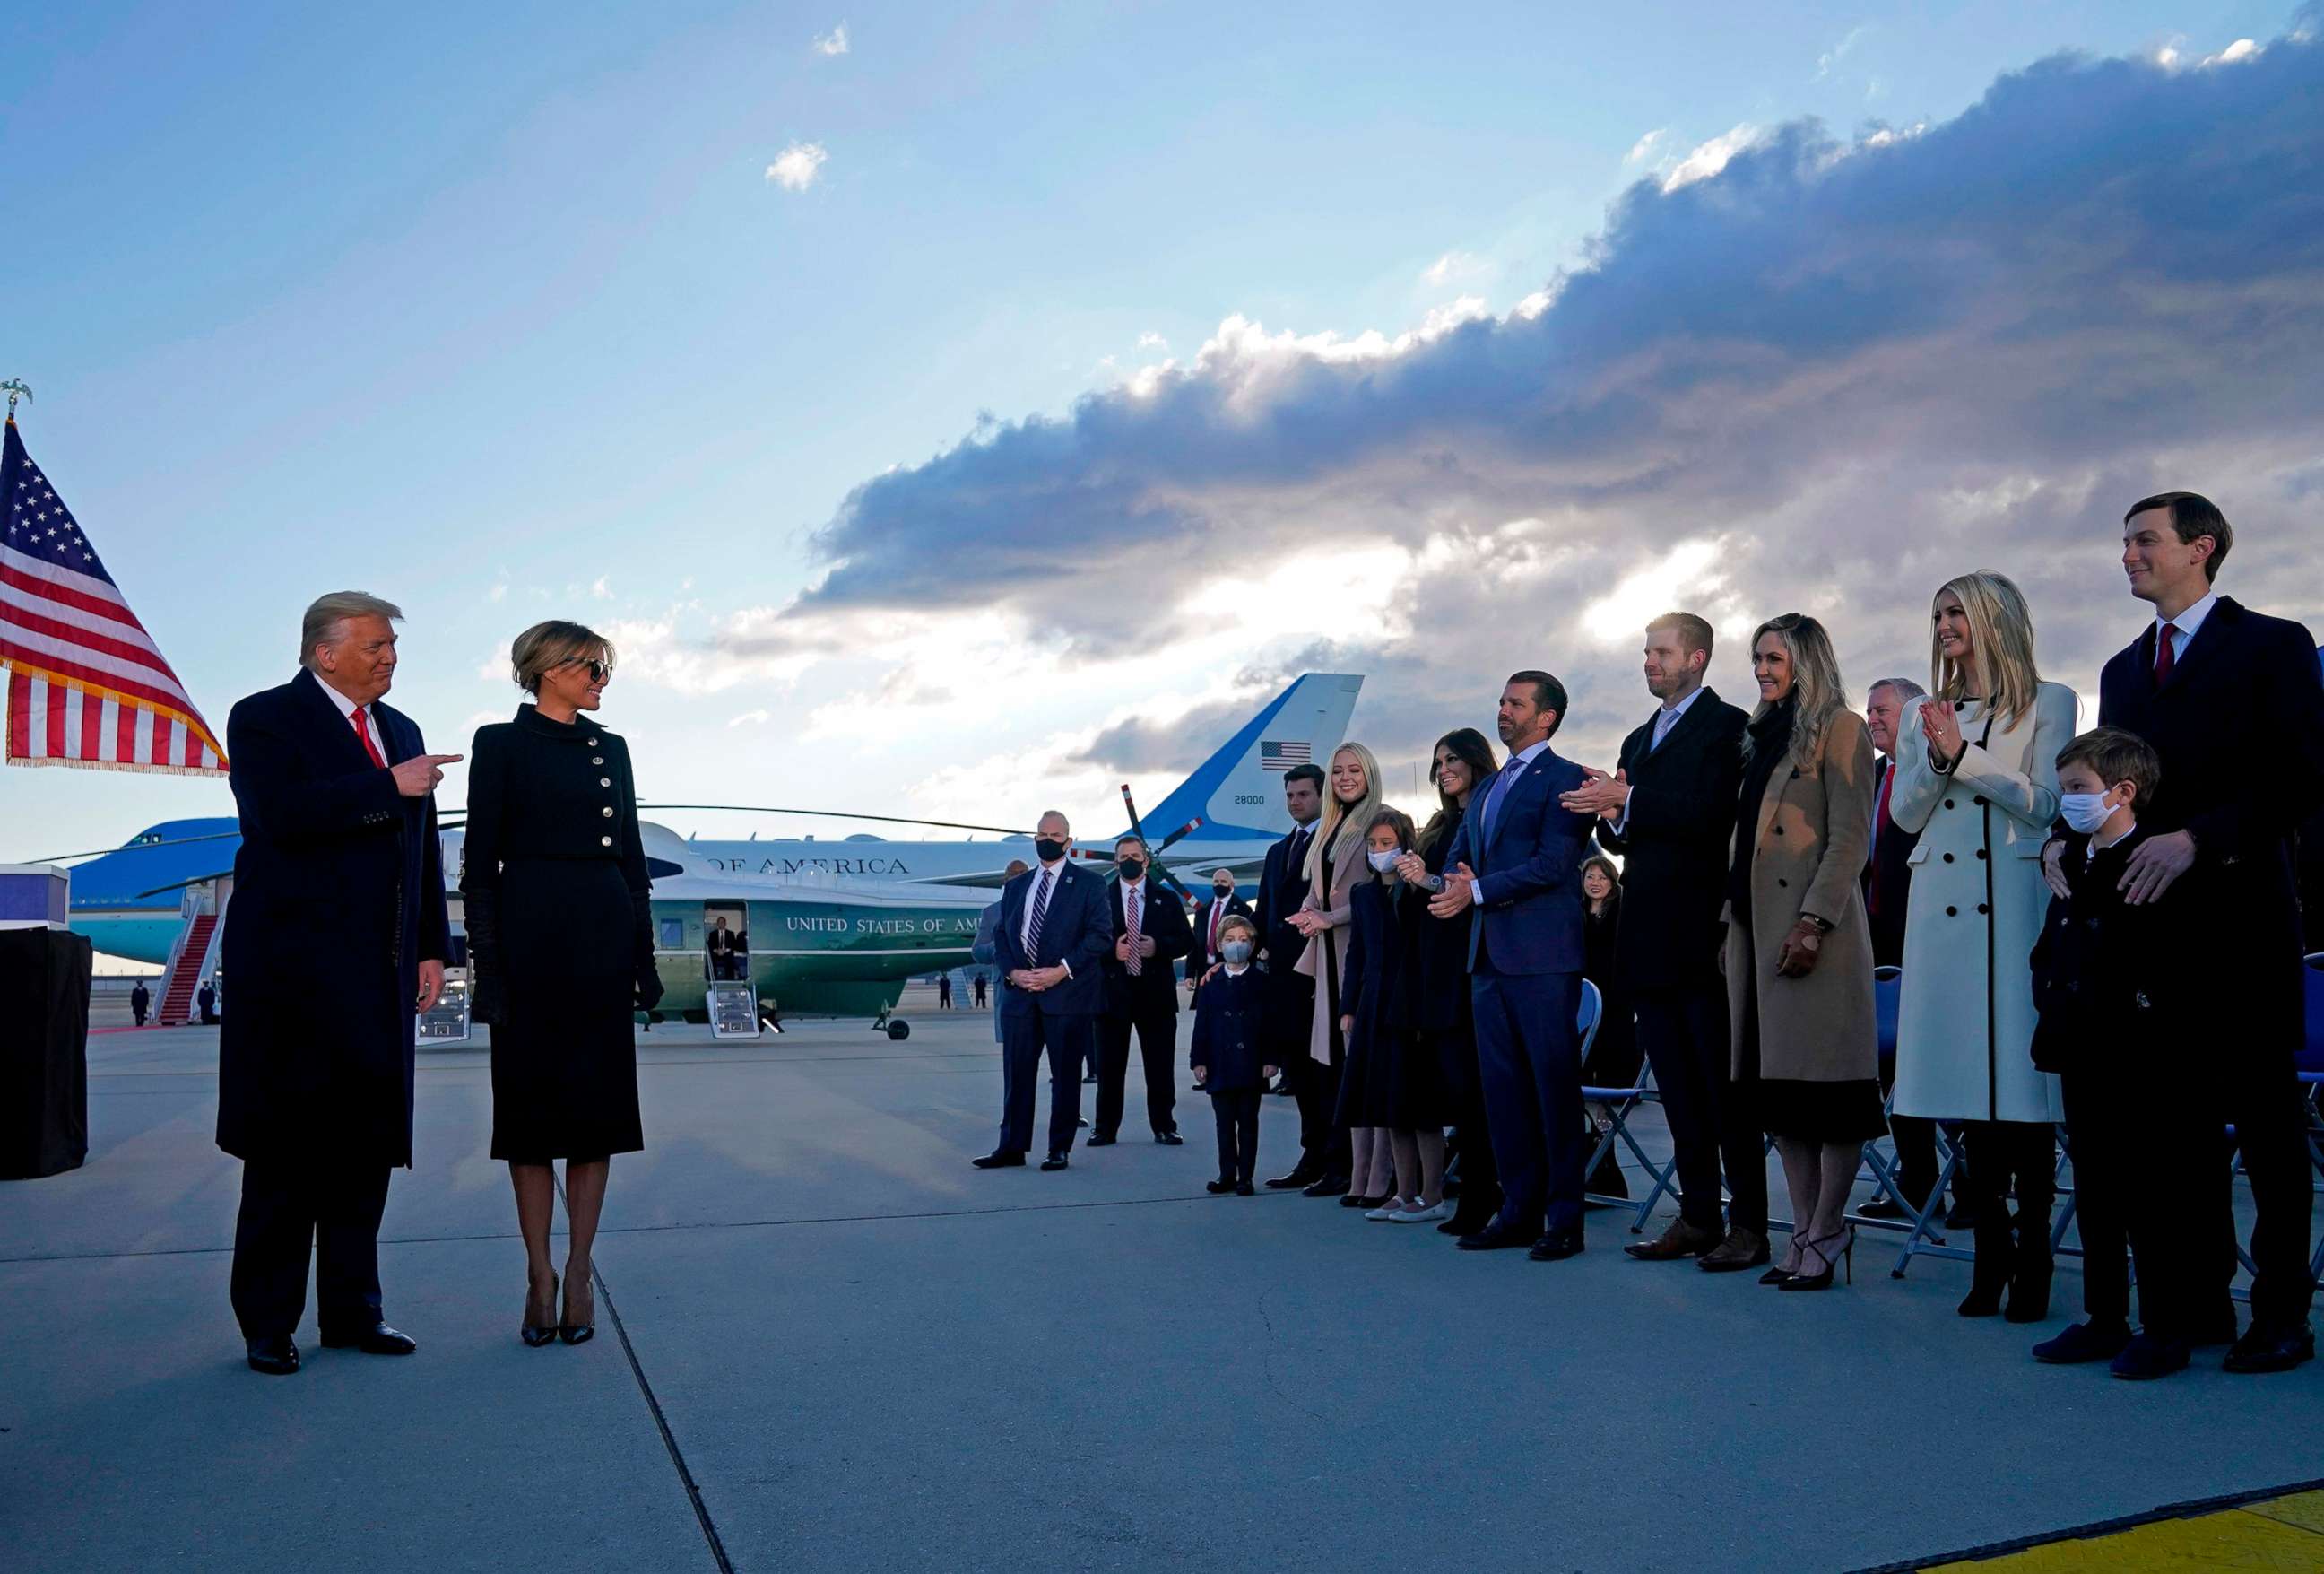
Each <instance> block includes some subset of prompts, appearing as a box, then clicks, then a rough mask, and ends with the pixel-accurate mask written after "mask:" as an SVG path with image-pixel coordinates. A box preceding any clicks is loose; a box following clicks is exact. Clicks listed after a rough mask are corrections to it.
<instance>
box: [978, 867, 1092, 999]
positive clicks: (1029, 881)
mask: <svg viewBox="0 0 2324 1574" xmlns="http://www.w3.org/2000/svg"><path fill="white" fill-rule="evenodd" d="M1040 877H1041V869H1040V866H1038V865H1035V866H1033V867H1032V868H1030V869H1028V870H1027V871H1026V872H1025V873H1024V874H1022V875H1018V876H1017V878H1015V879H1014V880H1011V881H1010V882H1009V884H1006V885H1004V886H1002V887H1001V921H1000V923H999V924H998V926H996V927H995V929H994V931H993V935H992V961H993V966H995V967H996V968H1000V969H1001V1014H1002V1015H1004V1016H1011V1015H1021V1014H1032V1013H1038V1014H1041V1015H1043V1016H1095V1015H1096V1014H1098V1013H1099V1012H1101V1011H1102V1010H1104V1009H1105V958H1106V957H1107V956H1108V954H1110V953H1111V951H1112V949H1113V919H1112V914H1111V912H1109V911H1108V909H1107V905H1106V899H1105V887H1106V880H1105V877H1104V876H1103V875H1094V874H1092V873H1091V872H1090V871H1089V870H1087V869H1077V868H1075V867H1074V864H1073V860H1072V859H1070V858H1068V859H1065V861H1064V862H1063V863H1061V864H1060V865H1059V866H1058V869H1057V876H1056V881H1057V883H1056V889H1055V890H1053V891H1052V892H1050V893H1049V907H1048V911H1047V912H1045V913H1043V914H1042V916H1041V951H1040V955H1038V956H1037V957H1028V956H1027V955H1026V954H1025V946H1024V940H1023V935H1024V932H1025V903H1027V902H1028V901H1029V900H1031V894H1032V890H1033V882H1034V881H1036V880H1037V879H1039V878H1040ZM1060 962H1063V963H1064V964H1065V966H1067V967H1069V968H1072V969H1073V970H1074V976H1073V977H1072V978H1071V979H1070V980H1069V981H1067V982H1066V983H1064V984H1060V985H1058V986H1056V988H1054V989H1042V990H1028V989H1018V988H1015V987H1013V986H1010V982H1009V975H1010V974H1011V973H1013V972H1015V971H1016V970H1017V969H1018V968H1054V967H1056V965H1057V964H1058V963H1060Z"/></svg>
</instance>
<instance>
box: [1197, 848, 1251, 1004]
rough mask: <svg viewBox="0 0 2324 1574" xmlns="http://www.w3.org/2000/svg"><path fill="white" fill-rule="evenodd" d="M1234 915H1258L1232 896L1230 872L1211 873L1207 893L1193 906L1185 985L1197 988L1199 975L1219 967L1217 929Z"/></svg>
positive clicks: (1217, 870) (1199, 979)
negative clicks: (1209, 887) (1191, 946)
mask: <svg viewBox="0 0 2324 1574" xmlns="http://www.w3.org/2000/svg"><path fill="white" fill-rule="evenodd" d="M1238 914H1240V916H1241V917H1244V918H1250V919H1256V918H1257V916H1258V915H1257V914H1256V913H1254V912H1252V911H1251V907H1250V903H1248V902H1245V901H1244V900H1243V899H1242V898H1241V897H1240V896H1238V895H1236V894H1235V877H1234V871H1233V870H1232V869H1214V870H1213V871H1212V872H1211V893H1210V894H1209V895H1208V896H1206V897H1204V898H1203V900H1202V901H1200V902H1198V903H1195V904H1194V949H1193V950H1190V951H1188V952H1187V953H1186V982H1187V983H1188V984H1189V985H1190V986H1195V987H1197V988H1199V987H1200V986H1201V985H1202V982H1203V974H1205V973H1207V972H1209V971H1210V970H1211V969H1212V968H1215V967H1217V966H1218V965H1219V963H1220V961H1221V958H1220V955H1219V926H1220V925H1221V924H1222V923H1224V922H1225V921H1227V920H1228V919H1230V918H1233V917H1235V916H1237V915H1238Z"/></svg>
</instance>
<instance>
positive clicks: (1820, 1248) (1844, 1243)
mask: <svg viewBox="0 0 2324 1574" xmlns="http://www.w3.org/2000/svg"><path fill="white" fill-rule="evenodd" d="M1834 1241H1838V1242H1840V1255H1838V1256H1837V1257H1835V1256H1834V1255H1832V1254H1831V1243H1832V1242H1834ZM1802 1249H1803V1250H1804V1251H1809V1252H1812V1253H1814V1254H1815V1255H1816V1258H1817V1260H1818V1261H1819V1262H1821V1263H1822V1264H1823V1272H1822V1273H1794V1274H1793V1275H1792V1276H1791V1277H1790V1278H1788V1279H1786V1280H1784V1282H1782V1283H1781V1284H1779V1285H1777V1286H1776V1287H1775V1288H1776V1289H1778V1290H1829V1289H1831V1274H1832V1270H1833V1269H1834V1268H1836V1267H1838V1266H1839V1265H1840V1264H1842V1263H1845V1264H1848V1282H1849V1283H1850V1284H1853V1283H1855V1282H1856V1227H1855V1226H1854V1225H1852V1224H1851V1225H1847V1226H1843V1227H1841V1228H1840V1229H1838V1230H1835V1231H1833V1232H1832V1233H1831V1235H1828V1236H1824V1237H1823V1239H1821V1240H1820V1241H1810V1242H1808V1243H1807V1245H1805V1246H1804V1247H1803V1248H1802Z"/></svg>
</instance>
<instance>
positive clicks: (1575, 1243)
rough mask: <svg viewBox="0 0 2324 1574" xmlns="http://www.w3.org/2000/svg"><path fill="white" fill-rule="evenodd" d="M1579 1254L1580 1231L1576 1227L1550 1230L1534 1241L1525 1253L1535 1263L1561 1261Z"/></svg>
mask: <svg viewBox="0 0 2324 1574" xmlns="http://www.w3.org/2000/svg"><path fill="white" fill-rule="evenodd" d="M1580 1255H1582V1232H1581V1231H1580V1230H1578V1229H1570V1230H1552V1231H1550V1232H1549V1233H1548V1234H1547V1235H1545V1236H1542V1237H1541V1239H1539V1240H1537V1241H1535V1242H1534V1244H1533V1250H1531V1251H1529V1252H1527V1253H1526V1256H1528V1257H1530V1258H1532V1259H1533V1260H1534V1261H1535V1262H1536V1263H1563V1261H1565V1259H1566V1258H1568V1257H1578V1256H1580Z"/></svg>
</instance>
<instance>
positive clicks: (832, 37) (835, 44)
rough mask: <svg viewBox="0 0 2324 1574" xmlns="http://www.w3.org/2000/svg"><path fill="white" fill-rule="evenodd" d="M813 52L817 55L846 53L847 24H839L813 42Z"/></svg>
mask: <svg viewBox="0 0 2324 1574" xmlns="http://www.w3.org/2000/svg"><path fill="white" fill-rule="evenodd" d="M815 52H816V53H817V54H819V55H844V54H845V53H846V52H847V23H844V22H843V23H840V24H839V25H838V26H837V27H835V28H833V29H832V30H831V31H830V32H826V33H824V34H822V35H821V36H820V37H818V38H817V39H816V41H815Z"/></svg>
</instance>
